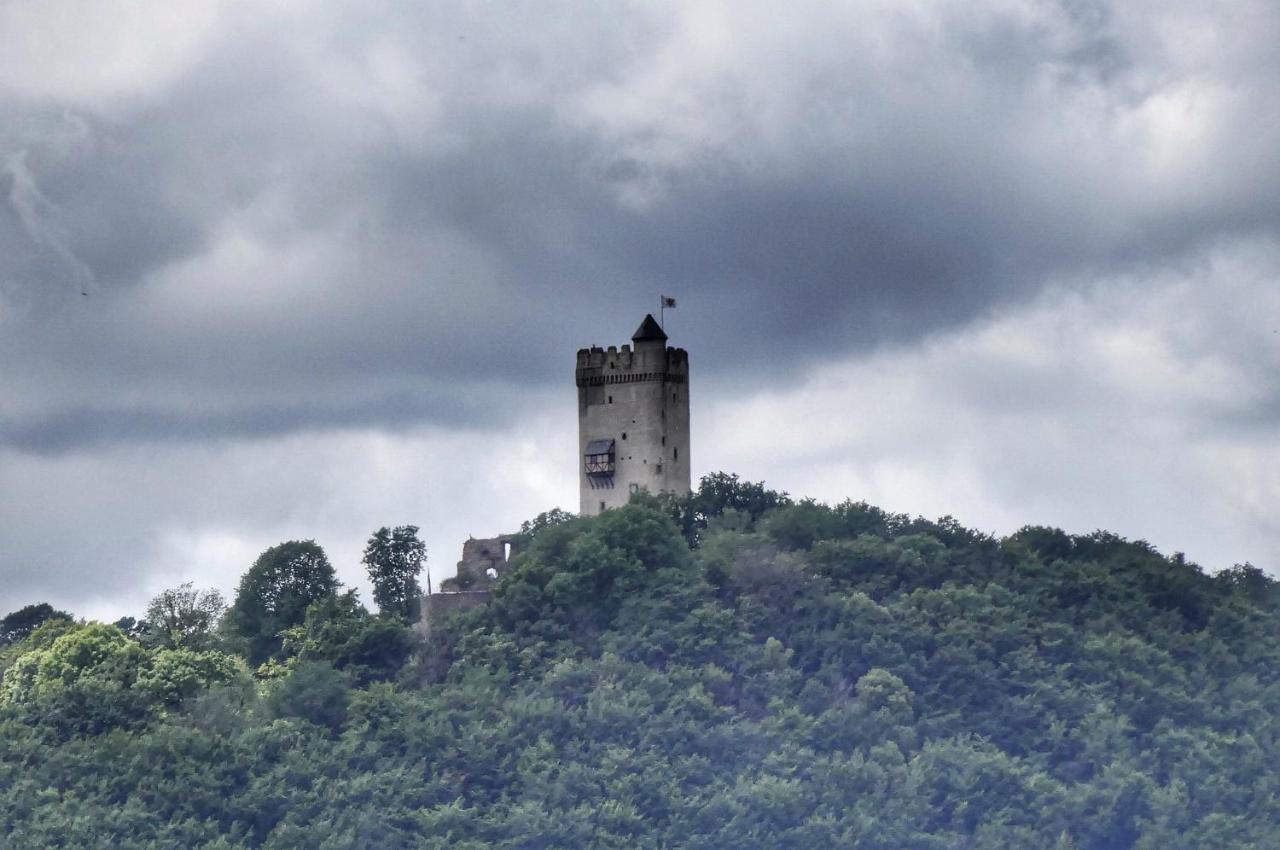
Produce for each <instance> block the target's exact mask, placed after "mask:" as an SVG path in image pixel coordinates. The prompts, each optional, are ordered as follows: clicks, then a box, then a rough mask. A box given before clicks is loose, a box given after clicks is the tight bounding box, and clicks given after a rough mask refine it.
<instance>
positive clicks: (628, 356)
mask: <svg viewBox="0 0 1280 850" xmlns="http://www.w3.org/2000/svg"><path fill="white" fill-rule="evenodd" d="M688 374H689V353H688V352H687V351H685V350H684V349H683V348H674V347H667V348H664V349H662V350H661V351H660V352H657V356H654V352H649V351H633V350H632V348H631V346H629V345H624V346H622V347H621V348H618V347H617V346H615V345H611V346H609V347H608V348H607V349H605V348H601V347H600V346H598V345H597V346H592V347H591V348H580V349H578V363H577V368H576V369H575V371H574V378H575V380H576V382H577V384H578V386H580V387H594V386H601V385H603V384H630V383H636V382H638V381H670V382H672V383H683V382H684V381H685V380H686V379H687V377H688Z"/></svg>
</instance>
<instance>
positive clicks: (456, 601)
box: [415, 590, 493, 637]
mask: <svg viewBox="0 0 1280 850" xmlns="http://www.w3.org/2000/svg"><path fill="white" fill-rule="evenodd" d="M492 596H493V594H492V593H490V592H489V591H487V590H459V591H454V592H452V593H432V594H430V595H427V596H423V597H422V598H421V600H420V606H419V610H420V612H421V613H420V615H419V617H418V622H417V625H416V626H415V628H416V629H417V631H418V634H420V635H422V636H423V637H427V636H429V635H430V634H431V624H432V623H439V622H440V620H441V618H442V617H447V616H449V615H450V614H457V613H460V612H462V611H471V610H474V609H476V608H479V607H480V606H482V605H487V604H488V603H489V599H490V598H491V597H492Z"/></svg>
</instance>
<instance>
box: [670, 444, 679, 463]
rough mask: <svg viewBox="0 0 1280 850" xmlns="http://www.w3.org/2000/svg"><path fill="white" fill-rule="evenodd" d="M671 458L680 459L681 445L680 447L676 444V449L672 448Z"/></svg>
mask: <svg viewBox="0 0 1280 850" xmlns="http://www.w3.org/2000/svg"><path fill="white" fill-rule="evenodd" d="M671 459H672V460H679V459H680V447H679V446H676V447H675V448H674V449H672V450H671Z"/></svg>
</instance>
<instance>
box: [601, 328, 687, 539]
mask: <svg viewBox="0 0 1280 850" xmlns="http://www.w3.org/2000/svg"><path fill="white" fill-rule="evenodd" d="M631 341H632V343H633V344H634V348H633V347H632V346H630V345H624V346H622V348H621V349H618V348H617V347H615V346H612V345H611V346H609V348H608V350H607V351H606V350H605V349H603V348H599V347H596V348H583V349H579V351H578V368H577V372H576V378H577V383H578V484H579V492H580V493H581V498H580V502H581V505H580V507H579V513H581V514H582V515H583V516H593V515H595V514H598V513H600V512H601V511H604V510H607V509H609V508H617V507H621V506H622V505H625V504H626V503H627V501H628V500H629V499H630V498H631V494H632V493H635V492H637V491H639V490H648V491H649V492H651V493H658V492H663V491H666V492H671V493H688V492H689V355H688V354H686V353H685V350H684V349H683V348H668V347H667V335H666V334H665V333H663V330H662V328H661V326H659V325H658V323H657V322H656V321H654V318H653V316H652V315H647V316H645V317H644V321H643V322H641V324H640V327H639V329H637V330H636V332H635V335H634V336H632V337H631Z"/></svg>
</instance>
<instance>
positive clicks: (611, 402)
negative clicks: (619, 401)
mask: <svg viewBox="0 0 1280 850" xmlns="http://www.w3.org/2000/svg"><path fill="white" fill-rule="evenodd" d="M609 404H613V396H609Z"/></svg>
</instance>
